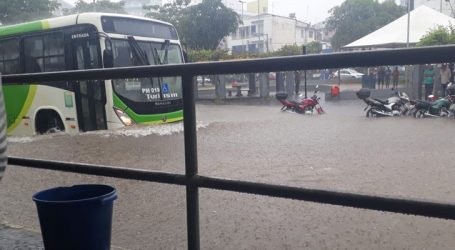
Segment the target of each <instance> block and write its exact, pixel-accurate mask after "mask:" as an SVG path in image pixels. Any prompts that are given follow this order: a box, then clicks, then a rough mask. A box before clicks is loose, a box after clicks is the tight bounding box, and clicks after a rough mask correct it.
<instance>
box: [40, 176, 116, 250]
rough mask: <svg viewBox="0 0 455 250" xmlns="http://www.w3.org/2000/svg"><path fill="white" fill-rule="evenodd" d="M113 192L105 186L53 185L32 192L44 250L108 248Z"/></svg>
mask: <svg viewBox="0 0 455 250" xmlns="http://www.w3.org/2000/svg"><path fill="white" fill-rule="evenodd" d="M115 199H117V191H116V190H115V188H114V187H111V186H107V185H97V184H88V185H75V186H72V187H57V188H52V189H48V190H44V191H41V192H38V193H36V194H35V195H34V196H33V200H34V201H35V202H36V207H37V209H38V217H39V221H40V226H41V233H42V236H43V242H44V247H45V248H46V250H53V249H59V250H60V249H86V250H91V249H93V250H101V249H110V245H111V227H112V208H113V203H114V200H115Z"/></svg>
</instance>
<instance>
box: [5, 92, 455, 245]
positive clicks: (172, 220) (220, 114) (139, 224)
mask: <svg viewBox="0 0 455 250" xmlns="http://www.w3.org/2000/svg"><path fill="white" fill-rule="evenodd" d="M279 108H280V106H278V104H271V105H240V104H236V105H234V104H229V105H209V104H199V105H198V106H197V120H198V124H197V128H198V149H199V151H198V155H199V156H198V157H199V158H198V162H199V173H200V174H201V175H207V176H214V177H222V178H229V179H240V180H246V181H257V182H267V183H273V184H285V185H292V186H299V187H307V188H317V189H328V190H338V191H346V192H356V193H362V194H371V195H383V196H393V197H400V198H412V199H425V200H434V201H440V202H453V201H455V188H454V185H453V183H454V179H455V163H454V161H453V159H452V156H453V152H454V149H455V140H454V139H453V135H454V134H455V121H454V120H446V119H421V120H416V119H414V118H380V119H367V118H366V117H365V115H364V111H363V108H364V105H363V103H361V102H360V101H354V102H334V103H328V104H326V105H324V108H325V110H326V111H327V113H326V114H324V115H312V116H311V115H310V116H308V115H299V114H294V113H288V112H280V111H279ZM182 131H183V127H182V124H181V123H176V124H170V125H163V126H151V127H133V128H128V129H120V130H117V131H98V132H90V133H82V134H78V135H66V134H53V135H45V136H39V137H13V138H10V140H9V142H10V143H9V154H10V155H14V156H23V157H30V158H44V159H50V160H59V161H72V162H83V163H93V164H100V165H113V166H122V167H131V168H141V169H149V170H158V171H165V172H175V173H184V148H183V133H182ZM81 183H106V184H110V185H113V186H115V187H116V188H117V189H118V196H119V198H118V200H117V201H116V202H115V205H114V220H113V235H112V244H113V245H114V246H116V247H119V248H124V249H186V214H185V188H184V187H182V186H174V185H165V184H157V183H146V182H138V181H129V180H120V179H114V178H104V177H97V176H86V175H78V174H70V173H62V172H55V171H46V170H35V169H28V168H22V167H17V166H9V167H8V169H7V172H6V174H5V176H4V179H2V182H0V220H1V221H2V222H3V223H7V224H10V225H18V226H22V227H26V228H30V229H33V230H37V231H38V230H39V224H38V219H37V215H36V209H35V205H34V204H33V201H32V199H31V197H32V195H33V194H34V193H35V192H37V191H39V190H42V189H45V188H49V187H54V186H59V185H72V184H81ZM199 196H200V223H201V225H200V227H201V228H200V233H201V248H202V249H303V248H305V249H453V246H455V237H453V235H454V233H455V222H453V221H447V220H441V219H430V218H425V217H418V216H408V215H400V214H393V213H385V212H377V211H369V210H363V209H354V208H344V207H340V206H332V205H323V204H316V203H310V202H301V201H294V200H286V199H279V198H270V197H262V196H255V195H248V194H239V193H233V192H224V191H214V190H207V189H201V190H200V195H199Z"/></svg>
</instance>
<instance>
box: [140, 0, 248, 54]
mask: <svg viewBox="0 0 455 250" xmlns="http://www.w3.org/2000/svg"><path fill="white" fill-rule="evenodd" d="M189 3H190V0H178V1H174V2H172V3H169V4H165V5H163V6H162V7H159V6H144V8H145V9H147V10H148V11H149V12H148V13H147V14H146V16H147V17H152V18H155V19H158V20H163V21H166V22H170V23H172V24H173V25H174V26H175V27H176V28H177V31H178V32H179V34H180V38H181V40H182V43H183V44H184V45H185V46H186V47H187V48H189V49H197V50H214V49H216V48H217V46H218V44H219V43H220V42H221V40H222V39H223V38H224V37H225V36H227V35H229V33H231V32H233V31H235V30H236V29H237V27H238V25H239V22H240V18H239V16H238V15H237V14H236V13H235V12H234V11H233V10H232V9H229V8H227V7H226V6H225V5H224V4H223V3H222V2H221V0H203V1H202V3H200V4H196V5H192V6H188V4H189Z"/></svg>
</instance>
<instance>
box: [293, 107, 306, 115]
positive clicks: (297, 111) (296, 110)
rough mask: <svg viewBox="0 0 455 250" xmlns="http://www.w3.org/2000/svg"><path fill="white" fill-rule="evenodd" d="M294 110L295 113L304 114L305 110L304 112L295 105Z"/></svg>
mask: <svg viewBox="0 0 455 250" xmlns="http://www.w3.org/2000/svg"><path fill="white" fill-rule="evenodd" d="M294 111H295V112H296V113H297V114H304V113H305V112H304V111H303V110H302V109H301V108H299V107H295V108H294Z"/></svg>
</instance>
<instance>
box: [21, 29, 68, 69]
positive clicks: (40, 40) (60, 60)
mask: <svg viewBox="0 0 455 250" xmlns="http://www.w3.org/2000/svg"><path fill="white" fill-rule="evenodd" d="M24 60H25V72H27V73H33V72H43V71H47V72H49V71H61V70H65V69H66V65H65V44H64V40H63V33H61V32H56V33H49V34H44V35H40V36H33V37H27V38H24Z"/></svg>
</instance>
